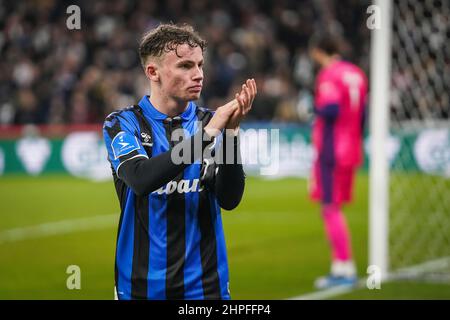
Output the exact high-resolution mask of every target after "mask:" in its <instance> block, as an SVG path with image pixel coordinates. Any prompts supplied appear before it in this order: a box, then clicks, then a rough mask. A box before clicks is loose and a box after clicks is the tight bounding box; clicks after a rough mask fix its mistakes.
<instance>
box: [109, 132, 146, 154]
mask: <svg viewBox="0 0 450 320" xmlns="http://www.w3.org/2000/svg"><path fill="white" fill-rule="evenodd" d="M139 148H140V146H139V142H138V140H137V138H136V137H135V136H133V135H131V134H127V133H126V132H124V131H120V132H119V133H118V134H116V136H115V137H114V139H113V140H112V142H111V149H112V151H113V154H114V159H115V160H117V159H118V158H119V157H121V156H124V155H127V154H129V153H131V152H133V151H134V150H138V149H139Z"/></svg>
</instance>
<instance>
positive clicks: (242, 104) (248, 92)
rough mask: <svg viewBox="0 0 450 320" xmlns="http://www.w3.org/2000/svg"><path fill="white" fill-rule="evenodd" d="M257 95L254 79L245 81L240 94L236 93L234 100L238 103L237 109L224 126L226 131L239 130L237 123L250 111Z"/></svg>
mask: <svg viewBox="0 0 450 320" xmlns="http://www.w3.org/2000/svg"><path fill="white" fill-rule="evenodd" d="M256 93H257V89H256V81H255V79H247V81H246V82H245V83H244V84H243V85H242V89H241V92H239V93H236V95H235V99H236V100H237V101H238V103H239V108H238V109H237V110H235V111H234V112H233V114H232V115H231V118H230V120H229V121H228V123H227V125H226V129H232V130H234V131H236V130H238V129H239V123H240V122H241V121H242V119H243V118H244V117H245V116H246V115H247V114H248V113H249V112H250V110H251V109H252V104H253V100H255V96H256Z"/></svg>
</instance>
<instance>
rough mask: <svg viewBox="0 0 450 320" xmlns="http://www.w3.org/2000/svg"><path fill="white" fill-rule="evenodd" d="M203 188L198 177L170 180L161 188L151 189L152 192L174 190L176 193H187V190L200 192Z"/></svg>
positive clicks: (163, 192) (158, 192) (161, 192)
mask: <svg viewBox="0 0 450 320" xmlns="http://www.w3.org/2000/svg"><path fill="white" fill-rule="evenodd" d="M202 190H203V186H201V185H200V179H193V180H184V179H182V180H180V181H170V182H169V183H167V184H166V185H164V186H162V187H161V188H159V189H157V190H155V191H153V192H152V193H154V194H159V195H162V194H172V193H174V192H178V193H188V192H200V191H202Z"/></svg>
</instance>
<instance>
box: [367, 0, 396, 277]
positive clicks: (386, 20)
mask: <svg viewBox="0 0 450 320" xmlns="http://www.w3.org/2000/svg"><path fill="white" fill-rule="evenodd" d="M374 5H376V6H377V8H379V18H380V25H379V28H374V29H372V31H371V32H372V34H371V61H370V69H371V73H370V111H369V112H370V114H369V117H370V137H371V138H370V159H371V161H370V167H369V196H370V203H369V265H375V266H377V267H378V268H379V270H380V272H381V279H384V278H385V276H386V275H387V273H388V235H389V232H388V201H389V200H388V179H389V167H388V165H389V164H388V158H387V151H386V148H385V141H386V140H387V137H388V131H389V87H390V63H391V57H390V52H391V50H390V49H391V46H390V38H391V2H390V1H389V0H388V1H386V0H376V1H374Z"/></svg>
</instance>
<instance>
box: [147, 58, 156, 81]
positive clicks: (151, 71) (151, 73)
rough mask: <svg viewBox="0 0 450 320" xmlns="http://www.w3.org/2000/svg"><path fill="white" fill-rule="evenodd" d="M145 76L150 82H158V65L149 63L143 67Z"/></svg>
mask: <svg viewBox="0 0 450 320" xmlns="http://www.w3.org/2000/svg"><path fill="white" fill-rule="evenodd" d="M145 75H146V76H147V78H148V79H149V80H150V81H153V82H158V81H159V69H158V65H157V64H156V63H154V62H149V63H147V65H146V66H145Z"/></svg>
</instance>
